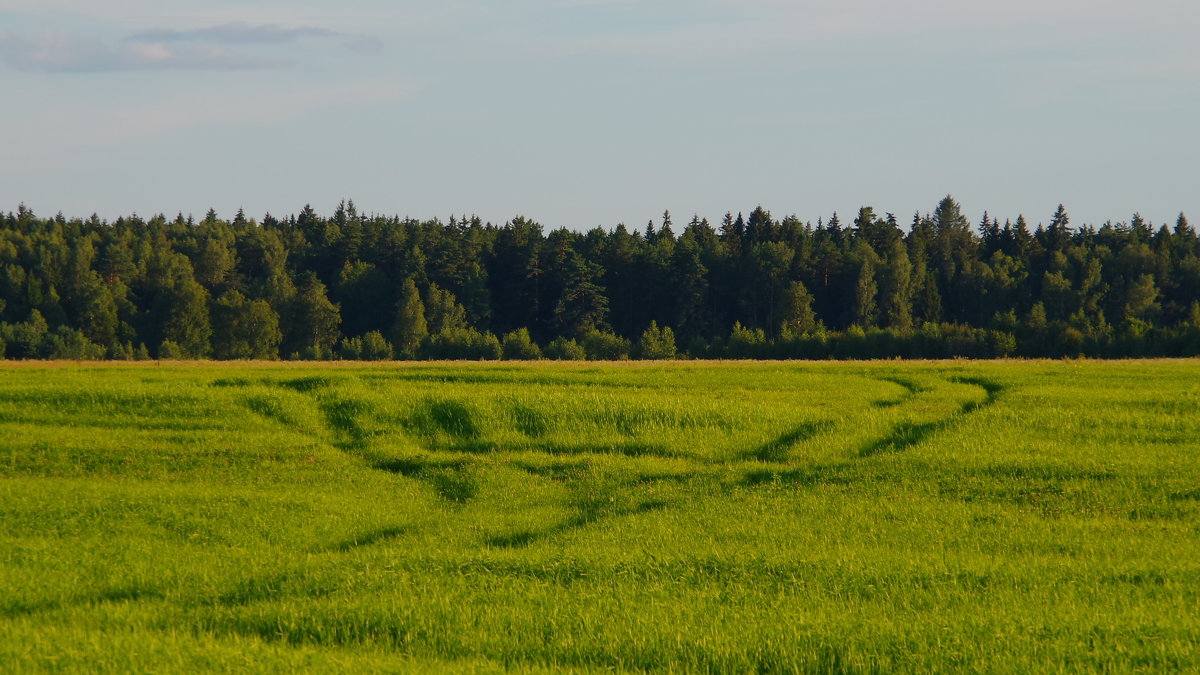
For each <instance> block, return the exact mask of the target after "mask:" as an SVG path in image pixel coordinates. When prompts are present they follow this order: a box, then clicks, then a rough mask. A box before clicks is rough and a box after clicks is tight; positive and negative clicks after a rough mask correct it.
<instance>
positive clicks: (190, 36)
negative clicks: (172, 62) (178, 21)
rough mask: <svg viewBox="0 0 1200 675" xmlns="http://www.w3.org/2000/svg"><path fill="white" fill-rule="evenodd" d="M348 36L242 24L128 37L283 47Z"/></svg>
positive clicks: (302, 28) (319, 30)
mask: <svg viewBox="0 0 1200 675" xmlns="http://www.w3.org/2000/svg"><path fill="white" fill-rule="evenodd" d="M344 36H345V34H343V33H339V32H338V31H333V30H329V29H326V28H316V27H313V26H297V27H291V28H289V27H285V26H280V25H278V24H261V25H257V26H255V25H250V24H248V23H244V22H241V21H235V22H232V23H226V24H221V25H219V26H208V27H205V28H192V29H187V30H173V29H169V28H160V29H155V30H146V31H141V32H139V33H134V34H133V35H130V36H129V37H127V38H125V40H126V41H127V42H208V43H219V44H280V43H284V42H296V41H297V40H301V39H305V38H336V37H344Z"/></svg>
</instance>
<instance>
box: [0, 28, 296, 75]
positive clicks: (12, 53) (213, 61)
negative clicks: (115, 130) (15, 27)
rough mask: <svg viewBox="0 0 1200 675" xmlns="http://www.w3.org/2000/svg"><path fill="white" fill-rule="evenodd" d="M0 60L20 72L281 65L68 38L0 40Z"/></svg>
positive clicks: (219, 53)
mask: <svg viewBox="0 0 1200 675" xmlns="http://www.w3.org/2000/svg"><path fill="white" fill-rule="evenodd" d="M0 60H2V61H3V62H4V63H7V64H8V65H9V66H11V67H14V68H17V69H20V70H29V71H42V72H103V71H119V70H244V69H249V68H272V67H279V66H281V65H284V64H283V63H282V62H280V61H278V60H275V59H270V58H263V57H255V56H248V55H244V54H238V53H236V52H233V51H231V50H230V49H228V48H226V47H223V46H219V45H205V44H198V45H185V46H171V45H166V44H163V43H147V42H132V43H126V44H120V45H115V46H114V45H110V44H108V43H106V42H104V41H103V40H99V39H96V38H92V37H87V36H80V35H72V34H68V33H43V34H40V35H35V36H23V35H11V34H0Z"/></svg>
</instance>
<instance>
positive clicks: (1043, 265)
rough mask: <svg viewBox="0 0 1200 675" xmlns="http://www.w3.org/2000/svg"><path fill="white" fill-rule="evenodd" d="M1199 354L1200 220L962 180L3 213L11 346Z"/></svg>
mask: <svg viewBox="0 0 1200 675" xmlns="http://www.w3.org/2000/svg"><path fill="white" fill-rule="evenodd" d="M1198 354H1200V238H1198V237H1197V233H1196V230H1195V228H1194V227H1192V226H1191V225H1190V224H1189V223H1188V221H1187V218H1186V217H1185V216H1184V215H1183V214H1180V215H1179V218H1178V220H1177V221H1176V222H1175V223H1174V224H1170V225H1168V224H1159V225H1156V224H1153V223H1151V222H1149V221H1147V220H1145V219H1143V218H1142V217H1141V216H1139V215H1136V214H1135V215H1134V216H1133V217H1131V218H1130V219H1129V220H1127V221H1119V222H1112V221H1110V222H1106V223H1104V224H1103V225H1101V226H1099V227H1097V226H1093V225H1085V226H1081V227H1074V226H1072V225H1071V222H1070V217H1069V216H1068V213H1067V211H1066V209H1065V208H1064V207H1063V206H1061V205H1060V206H1059V207H1058V209H1057V211H1056V212H1055V213H1054V214H1053V215H1052V216H1051V217H1050V220H1049V222H1048V223H1047V224H1042V223H1040V222H1039V223H1038V224H1037V225H1036V226H1031V225H1030V223H1029V222H1027V221H1026V219H1025V218H1024V217H1018V218H1017V219H1016V220H1015V221H1013V220H1005V221H1004V223H1003V224H1001V222H1000V220H999V219H998V218H994V217H992V216H991V215H989V214H987V213H985V214H984V215H983V217H982V218H981V219H980V220H979V221H978V223H977V224H973V223H972V220H971V219H970V218H969V217H968V216H966V215H964V210H963V208H962V206H961V205H960V204H959V203H958V202H957V201H955V200H954V199H953V198H952V197H950V196H947V197H946V198H944V199H942V200H941V201H940V202H939V203H938V204H937V205H936V207H935V208H934V210H933V211H932V213H926V214H921V213H918V214H915V215H914V216H913V218H912V220H911V223H907V224H906V225H905V226H901V224H900V223H899V222H898V221H897V219H896V217H895V216H894V215H892V214H890V213H887V214H883V215H880V214H877V213H876V212H875V210H874V209H873V208H871V207H863V208H862V209H860V210H859V212H858V214H857V216H856V217H855V218H854V219H853V221H852V222H849V223H843V222H842V220H841V219H840V218H839V216H838V215H837V214H836V213H835V214H833V215H831V216H829V217H828V218H825V217H822V218H819V219H818V220H817V221H816V224H815V225H814V224H813V223H812V222H810V221H803V220H801V219H799V218H797V217H796V216H787V217H784V218H782V219H779V218H776V217H774V216H772V214H771V213H770V212H768V211H766V210H765V209H763V208H762V207H761V206H760V207H758V208H755V209H754V210H753V211H751V212H750V213H749V215H748V216H743V215H742V214H740V213H739V214H737V215H734V214H732V213H727V214H726V215H725V216H724V217H723V218H722V220H721V222H720V223H718V224H716V225H714V224H712V223H710V222H709V221H708V220H707V219H701V218H699V217H693V218H692V219H691V221H690V222H688V223H686V224H679V223H676V222H673V220H672V218H671V215H670V214H669V213H666V212H664V213H663V215H662V217H661V219H660V220H659V221H658V222H655V221H653V220H652V221H650V222H649V223H647V224H646V226H645V228H644V229H638V228H627V227H626V226H625V225H618V226H617V227H615V228H612V229H605V228H599V227H597V228H595V229H592V230H590V231H586V232H580V231H573V230H570V229H566V228H559V229H551V230H549V231H547V229H546V228H544V227H543V226H542V225H540V224H538V223H537V222H534V221H532V220H530V219H527V218H524V217H515V218H513V219H512V220H510V221H508V222H506V223H504V224H503V225H494V224H492V223H485V222H482V221H481V220H480V219H479V218H475V217H466V216H463V217H451V218H450V219H449V221H448V222H443V221H441V220H438V219H432V220H416V219H412V218H400V217H398V216H384V215H376V214H365V213H362V212H360V211H359V210H358V208H357V207H356V206H355V205H354V203H353V202H352V201H349V202H343V203H341V204H339V205H338V207H337V209H336V210H335V212H334V213H333V214H332V215H331V216H328V217H324V216H321V215H318V214H317V213H316V212H315V211H314V210H313V209H312V208H311V207H309V206H305V207H304V209H303V210H301V211H300V213H299V214H296V215H291V216H288V217H286V218H276V217H273V216H271V215H270V214H267V215H265V216H263V218H262V219H261V220H255V219H253V218H248V217H247V216H246V215H245V213H244V212H242V211H241V210H239V211H238V212H237V214H236V215H235V216H234V217H233V219H232V220H225V219H222V218H221V217H219V216H218V214H217V213H216V212H215V211H213V210H210V211H209V212H208V213H207V214H206V215H205V216H204V218H203V220H196V219H194V218H192V217H184V216H183V215H178V216H176V217H175V218H173V219H172V218H168V217H165V216H163V215H158V216H154V217H150V218H142V217H138V216H136V215H131V216H128V217H121V218H118V219H116V220H115V221H111V222H109V221H106V220H102V219H100V218H98V217H97V216H95V215H93V216H92V217H91V218H89V219H86V220H85V219H67V218H65V217H64V216H63V215H62V214H59V215H56V216H54V217H51V218H45V217H39V216H37V215H35V214H34V213H33V212H32V211H31V210H30V209H28V208H26V207H25V206H24V205H21V206H20V207H18V209H17V211H16V212H15V213H13V212H9V213H7V214H4V215H0V355H3V356H4V357H5V358H8V359H41V358H47V359H117V360H121V359H208V358H212V359H280V358H283V359H305V360H325V359H347V360H386V359H393V358H395V359H473V360H478V359H537V358H552V359H571V360H575V359H605V360H608V359H613V360H619V359H628V358H633V359H669V358H701V359H703V358H780V359H792V358H806V359H828V358H835V359H847V358H892V357H900V358H950V357H967V358H996V357H1079V356H1086V357H1097V358H1121V357H1134V356H1138V357H1141V356H1195V355H1198Z"/></svg>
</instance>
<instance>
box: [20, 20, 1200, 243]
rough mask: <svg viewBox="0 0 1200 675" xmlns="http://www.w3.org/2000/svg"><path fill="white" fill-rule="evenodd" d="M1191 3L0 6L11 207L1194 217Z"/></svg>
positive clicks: (580, 221) (1197, 165) (559, 221)
mask: <svg viewBox="0 0 1200 675" xmlns="http://www.w3.org/2000/svg"><path fill="white" fill-rule="evenodd" d="M1198 32H1200V3H1196V2H1195V0H1141V1H1139V2H1136V3H1134V2H1129V1H1128V0H1119V1H1118V0H1036V1H1035V0H1007V1H1006V2H1003V3H1001V2H963V1H962V0H506V1H505V2H495V1H491V2H482V1H479V0H437V1H413V0H358V1H356V2H353V3H348V2H330V1H326V0H286V1H285V0H236V1H235V0H105V1H104V2H96V1H95V0H0V211H9V210H15V209H16V207H17V205H18V204H19V203H24V204H25V205H27V206H28V207H29V208H32V209H33V210H34V212H35V213H38V214H39V215H53V214H54V213H55V212H58V211H61V212H63V213H64V214H65V215H66V216H68V217H86V216H88V215H90V214H92V213H97V214H99V215H100V216H101V217H103V218H108V219H112V218H115V217H117V216H120V215H126V214H130V213H138V214H141V215H152V214H156V213H165V214H167V215H174V214H175V213H177V212H182V213H183V214H184V215H187V214H195V215H196V216H198V217H200V216H202V215H203V214H204V213H205V212H206V211H207V210H208V209H209V208H214V209H216V211H217V213H218V214H220V215H222V216H224V217H227V218H228V217H232V215H233V214H234V213H235V212H236V211H237V209H238V208H244V209H245V211H246V213H247V214H248V215H250V216H253V217H261V216H262V215H263V214H264V213H267V212H270V213H271V214H273V215H275V216H286V215H288V214H291V213H296V212H298V211H300V210H301V209H302V208H303V206H304V205H305V204H311V205H312V206H313V208H314V209H315V210H317V211H318V212H319V213H324V214H330V213H332V212H333V210H334V209H335V208H336V206H337V204H338V202H339V201H341V200H343V199H352V200H353V201H354V202H355V203H356V205H357V206H358V208H359V210H360V212H366V213H382V214H388V215H392V214H396V215H400V216H411V217H414V218H421V219H425V218H433V217H438V218H442V219H443V220H445V219H448V218H449V217H450V216H451V215H460V214H468V215H478V216H479V217H481V218H483V219H484V220H487V221H491V222H494V223H497V224H500V223H503V222H505V221H506V220H509V219H511V218H513V217H514V216H517V215H523V216H526V217H528V218H532V219H534V220H537V221H538V222H540V223H542V224H543V225H545V226H546V227H548V228H554V227H560V226H566V227H570V228H572V229H580V230H582V229H589V228H592V227H595V226H603V227H606V228H610V227H613V226H615V225H616V224H618V223H626V224H628V225H630V226H635V227H641V226H643V225H644V224H645V223H646V222H647V221H648V220H650V219H655V220H656V221H657V220H658V219H659V218H660V217H661V214H662V213H663V211H664V210H670V211H671V213H672V217H673V220H674V221H675V222H676V223H683V222H686V221H687V220H688V219H690V218H691V217H692V215H699V216H701V217H707V218H709V219H710V220H711V221H713V222H714V223H715V222H718V221H719V220H720V218H721V217H722V215H723V214H724V213H725V212H727V211H732V212H734V213H737V212H739V211H742V212H747V213H748V212H749V211H751V210H753V209H754V208H755V206H758V205H761V206H763V207H764V208H766V209H767V210H769V211H771V212H772V213H773V214H774V215H775V216H776V217H783V216H785V215H790V214H795V215H797V216H799V217H800V218H802V219H804V220H809V221H814V222H815V221H816V219H817V218H818V217H826V218H827V217H828V216H829V214H831V213H833V212H835V211H837V212H839V214H841V215H842V217H843V220H844V221H845V220H847V219H849V218H852V217H853V215H854V213H856V212H857V210H858V208H859V207H861V206H872V207H874V208H875V210H876V211H877V212H879V213H885V212H891V213H895V214H896V215H897V217H898V218H899V219H900V221H901V222H902V223H907V222H908V221H910V220H911V218H912V215H913V213H914V212H922V213H924V212H929V211H932V210H933V208H934V207H935V206H936V204H937V202H938V201H939V200H940V199H941V198H942V197H943V196H945V195H946V194H951V195H953V196H954V197H955V198H956V199H957V200H958V201H959V202H960V203H961V204H962V205H963V208H964V210H965V212H966V213H967V214H968V215H970V216H971V217H972V220H974V221H978V220H979V218H980V217H981V216H982V214H983V212H984V211H985V210H986V211H989V212H990V213H991V214H992V215H993V216H996V217H999V218H1000V219H1001V220H1004V219H1006V218H1012V219H1015V218H1016V217H1017V215H1018V214H1024V215H1025V216H1026V217H1027V218H1028V219H1029V220H1030V221H1031V222H1033V223H1037V222H1039V221H1040V222H1048V221H1049V218H1050V216H1051V214H1053V212H1054V210H1055V208H1056V207H1057V206H1058V204H1060V203H1062V204H1064V205H1065V206H1066V208H1067V211H1068V212H1069V213H1070V215H1071V221H1072V224H1074V225H1081V224H1097V225H1098V224H1100V223H1103V222H1104V221H1107V220H1112V221H1114V222H1118V221H1123V220H1128V219H1129V218H1130V216H1131V215H1132V214H1133V213H1135V212H1138V213H1140V214H1141V215H1142V216H1144V217H1146V218H1148V219H1150V220H1151V221H1152V222H1154V223H1158V224H1162V223H1172V224H1173V223H1174V221H1175V218H1176V216H1177V215H1178V214H1179V213H1180V212H1181V211H1182V212H1186V213H1188V214H1191V215H1192V219H1193V220H1197V219H1200V49H1196V48H1195V46H1194V45H1195V40H1196V37H1197V33H1198Z"/></svg>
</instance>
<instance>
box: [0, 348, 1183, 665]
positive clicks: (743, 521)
mask: <svg viewBox="0 0 1200 675" xmlns="http://www.w3.org/2000/svg"><path fill="white" fill-rule="evenodd" d="M1197 459H1200V363H1197V362H1194V361H1192V362H1187V361H1177V362H1130V363H1111V362H1106V363H1089V362H1027V363H978V364H976V363H968V362H945V363H924V364H922V363H906V364H893V363H870V364H827V363H820V364H781V363H762V364H745V363H742V364H722V363H706V364H670V365H658V366H654V365H626V366H621V367H616V366H603V365H597V364H581V365H550V364H543V365H529V366H520V367H513V366H511V365H491V366H489V365H462V364H454V365H402V366H347V365H340V366H337V367H330V366H315V365H311V366H305V365H294V366H278V365H275V366H265V365H264V366H257V365H253V364H244V365H240V366H228V365H226V366H221V365H211V366H200V367H197V366H179V367H154V366H144V367H135V366H131V367H125V368H118V367H97V368H92V367H88V366H75V367H59V368H30V367H22V368H8V369H3V370H0V588H2V589H4V592H3V594H2V595H0V670H7V671H13V670H16V671H24V670H67V671H72V670H76V671H119V672H126V671H130V670H196V669H202V670H242V669H251V670H283V669H288V670H294V669H314V670H335V671H338V670H409V671H415V672H422V671H429V670H454V671H466V672H472V671H474V672H496V671H505V670H518V671H530V672H536V671H554V670H561V669H566V670H572V671H589V670H595V671H611V670H619V671H634V672H636V671H647V670H662V671H701V672H744V671H764V672H860V671H894V670H917V671H944V670H947V669H956V670H959V669H963V670H982V671H1008V672H1011V671H1039V672H1040V671H1047V670H1133V669H1149V670H1167V669H1171V670H1176V669H1197V668H1200V650H1198V649H1197V647H1196V645H1197V644H1198V643H1200V612H1197V608H1198V607H1200V555H1198V554H1200V526H1198V525H1197V523H1198V522H1200V519H1198V516H1200V513H1198V511H1200V463H1198V462H1197Z"/></svg>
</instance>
